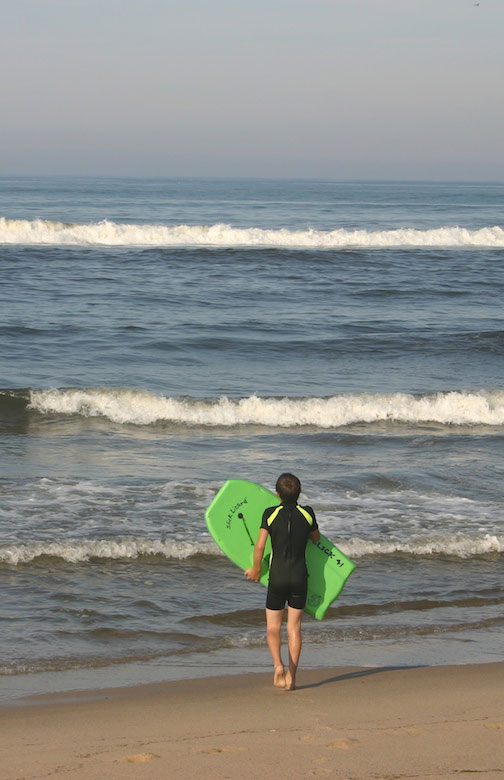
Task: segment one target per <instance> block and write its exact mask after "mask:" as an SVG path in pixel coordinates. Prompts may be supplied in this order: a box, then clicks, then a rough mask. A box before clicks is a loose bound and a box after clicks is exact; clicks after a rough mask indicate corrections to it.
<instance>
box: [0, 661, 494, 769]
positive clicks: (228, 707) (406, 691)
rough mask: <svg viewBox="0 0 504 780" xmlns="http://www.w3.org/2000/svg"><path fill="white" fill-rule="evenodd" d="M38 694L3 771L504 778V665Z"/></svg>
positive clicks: (6, 732)
mask: <svg viewBox="0 0 504 780" xmlns="http://www.w3.org/2000/svg"><path fill="white" fill-rule="evenodd" d="M271 682H272V675H269V674H268V675H263V674H256V675H243V676H228V677H224V678H222V677H220V678H217V677H214V678H208V679H204V680H188V681H179V682H174V683H163V684H160V685H150V686H143V687H139V688H128V689H118V690H112V689H111V690H108V691H96V692H89V691H88V692H86V693H76V694H64V695H59V696H52V697H48V696H45V697H36V698H33V699H31V700H29V701H28V702H27V703H24V704H17V705H16V706H14V707H11V708H9V709H3V710H1V711H0V778H1V780H21V779H23V780H25V779H26V780H28V778H47V777H52V776H57V777H58V778H65V777H69V778H72V780H73V779H75V780H80V779H81V778H82V780H88V779H89V780H91V779H93V780H95V779H96V780H98V779H99V780H109V778H110V780H115V778H121V780H123V779H125V780H129V779H130V778H131V779H132V780H136V779H137V778H141V779H142V780H143V779H144V778H145V780H151V779H152V778H156V780H157V779H158V778H159V779H160V780H161V779H163V780H164V779H165V778H166V779H170V780H171V778H209V779H210V780H211V779H212V778H219V779H220V778H240V780H249V779H250V780H257V778H267V779H269V778H275V780H280V779H281V778H282V779H283V778H304V777H309V778H313V777H315V778H317V777H319V778H325V777H327V778H331V777H334V778H347V779H348V780H353V778H358V779H360V778H386V779H387V780H395V779H396V778H441V779H442V778H452V779H453V778H459V777H460V778H462V777H471V776H474V777H481V778H485V779H487V778H500V780H503V778H504V663H499V664H487V665H481V666H456V667H442V666H438V667H430V668H416V669H395V670H394V669H361V670H359V669H330V670H327V669H326V670H311V671H303V670H301V672H300V674H299V679H298V684H299V688H298V690H296V691H293V692H286V691H283V690H279V689H276V688H274V687H273V686H272V684H271Z"/></svg>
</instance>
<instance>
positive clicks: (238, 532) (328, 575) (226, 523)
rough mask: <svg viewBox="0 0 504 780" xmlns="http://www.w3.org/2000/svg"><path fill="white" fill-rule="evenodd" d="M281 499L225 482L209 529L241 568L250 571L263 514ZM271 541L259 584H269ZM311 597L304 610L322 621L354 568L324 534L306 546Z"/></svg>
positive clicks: (239, 483) (250, 486) (263, 490)
mask: <svg viewBox="0 0 504 780" xmlns="http://www.w3.org/2000/svg"><path fill="white" fill-rule="evenodd" d="M278 504H280V499H279V498H278V496H276V495H275V494H274V493H272V492H271V491H270V490H267V488H265V487H263V486H262V485H258V484H257V483H255V482H249V481H248V480H244V479H230V480H228V481H227V482H225V483H224V485H223V486H222V487H221V489H220V490H219V492H218V493H217V495H216V496H215V498H214V500H213V501H212V503H211V504H210V506H209V507H208V509H207V510H206V513H205V518H206V523H207V526H208V530H209V531H210V533H211V534H212V536H213V538H214V540H215V542H216V543H217V544H218V546H219V547H220V549H221V550H222V552H223V553H225V554H226V555H227V557H228V558H229V559H230V560H231V561H233V563H235V564H236V565H237V566H239V567H240V569H243V571H245V569H249V568H250V567H251V566H252V563H253V550H254V546H255V543H256V541H257V536H258V533H259V528H260V527H261V520H262V516H263V512H264V510H265V509H267V508H268V507H270V506H278ZM270 557H271V541H270V539H269V538H268V540H267V542H266V547H265V550H264V555H263V560H262V564H261V576H260V579H259V582H261V583H262V584H263V585H267V584H268V578H269V561H270ZM306 565H307V567H308V596H307V599H306V607H305V610H306V612H308V613H309V614H310V615H313V617H315V618H317V620H322V618H323V617H324V614H325V612H326V610H327V609H328V607H329V606H330V605H331V604H332V602H333V601H334V600H335V599H336V598H337V597H338V596H339V594H340V593H341V591H342V589H343V586H344V584H345V582H346V580H347V578H348V577H349V576H350V574H351V573H352V571H353V570H354V569H355V563H354V562H353V561H351V560H350V558H347V557H346V555H344V554H343V553H342V552H341V550H338V548H337V547H336V545H334V544H333V543H332V542H331V541H329V539H327V538H326V537H325V536H323V535H322V534H321V536H320V541H319V542H317V544H315V543H314V542H312V541H311V540H310V541H308V544H307V546H306Z"/></svg>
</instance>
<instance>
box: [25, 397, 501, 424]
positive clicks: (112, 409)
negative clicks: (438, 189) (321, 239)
mask: <svg viewBox="0 0 504 780" xmlns="http://www.w3.org/2000/svg"><path fill="white" fill-rule="evenodd" d="M29 408H31V409H33V410H36V411H38V412H40V413H42V414H60V415H81V416H84V417H98V416H101V417H106V418H108V419H109V420H111V421H112V422H115V423H120V424H127V423H130V424H135V425H151V424H154V423H157V422H168V423H174V424H185V425H200V426H227V427H233V426H237V425H263V426H268V427H283V428H289V427H297V426H315V427H319V428H339V427H343V426H346V425H352V424H356V423H364V424H366V423H375V422H382V421H395V422H399V423H410V424H422V423H429V422H430V423H438V424H442V425H470V426H471V425H491V426H501V425H504V392H484V391H481V392H477V393H471V392H462V391H452V392H446V393H435V394H431V395H424V396H414V395H410V394H406V393H390V394H387V393H378V394H366V393H363V394H345V395H339V396H332V397H330V398H259V397H258V396H255V395H253V396H249V397H247V398H241V399H230V398H227V397H222V398H219V399H218V400H211V401H199V400H195V399H181V398H169V397H168V398H166V397H162V396H157V395H154V394H153V393H149V392H146V391H140V390H138V391H137V390H129V389H114V388H88V389H82V390H78V389H67V390H57V389H55V390H32V391H31V393H30V404H29Z"/></svg>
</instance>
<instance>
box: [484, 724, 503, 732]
mask: <svg viewBox="0 0 504 780" xmlns="http://www.w3.org/2000/svg"><path fill="white" fill-rule="evenodd" d="M485 728H486V729H497V730H499V729H504V723H485Z"/></svg>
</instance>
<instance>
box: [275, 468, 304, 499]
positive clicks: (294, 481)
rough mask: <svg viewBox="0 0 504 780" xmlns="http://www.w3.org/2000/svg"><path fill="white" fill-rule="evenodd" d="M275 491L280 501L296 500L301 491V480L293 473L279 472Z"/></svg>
mask: <svg viewBox="0 0 504 780" xmlns="http://www.w3.org/2000/svg"><path fill="white" fill-rule="evenodd" d="M276 492H277V493H278V495H279V496H280V498H281V499H282V501H287V502H288V501H297V500H298V497H299V494H300V493H301V482H300V481H299V479H298V478H297V477H295V476H294V474H288V473H287V474H280V476H279V477H278V479H277V483H276Z"/></svg>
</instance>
